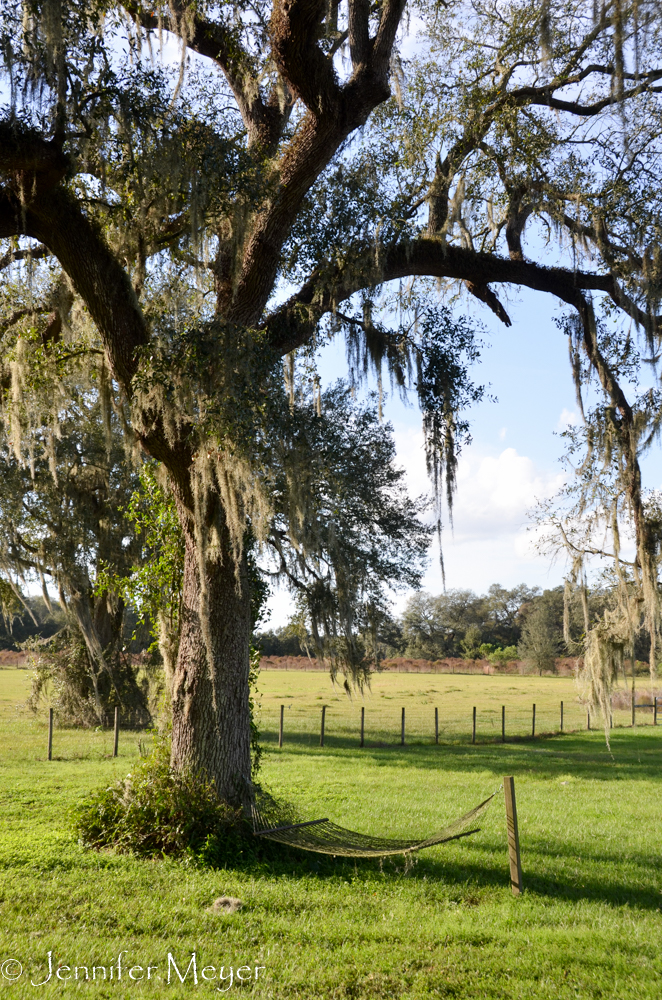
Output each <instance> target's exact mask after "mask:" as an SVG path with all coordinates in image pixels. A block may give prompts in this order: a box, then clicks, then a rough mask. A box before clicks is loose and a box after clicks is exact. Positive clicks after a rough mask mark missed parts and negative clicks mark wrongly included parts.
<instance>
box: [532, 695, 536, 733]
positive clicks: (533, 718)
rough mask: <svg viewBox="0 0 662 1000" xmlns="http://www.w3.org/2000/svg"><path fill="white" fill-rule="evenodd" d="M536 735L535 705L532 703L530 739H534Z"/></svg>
mask: <svg viewBox="0 0 662 1000" xmlns="http://www.w3.org/2000/svg"><path fill="white" fill-rule="evenodd" d="M535 735H536V703H535V701H534V703H533V716H532V718H531V739H534V738H535Z"/></svg>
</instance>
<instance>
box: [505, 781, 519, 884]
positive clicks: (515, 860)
mask: <svg viewBox="0 0 662 1000" xmlns="http://www.w3.org/2000/svg"><path fill="white" fill-rule="evenodd" d="M503 793H504V798H505V801H506V829H507V831H508V859H509V861H510V888H511V889H512V892H513V896H519V895H520V894H521V892H522V888H523V886H522V859H521V856H520V849H519V830H518V828H517V805H516V803H515V779H514V778H513V777H507V778H504V779H503Z"/></svg>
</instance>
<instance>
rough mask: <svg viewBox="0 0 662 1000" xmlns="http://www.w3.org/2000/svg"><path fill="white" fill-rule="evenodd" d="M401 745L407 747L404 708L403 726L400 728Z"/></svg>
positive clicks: (403, 710)
mask: <svg viewBox="0 0 662 1000" xmlns="http://www.w3.org/2000/svg"><path fill="white" fill-rule="evenodd" d="M400 745H401V746H404V745H405V708H404V705H403V706H402V725H401V727H400Z"/></svg>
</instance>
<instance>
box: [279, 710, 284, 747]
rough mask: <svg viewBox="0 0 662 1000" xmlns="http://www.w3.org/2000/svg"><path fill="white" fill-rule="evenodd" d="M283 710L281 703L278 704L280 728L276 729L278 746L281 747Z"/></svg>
mask: <svg viewBox="0 0 662 1000" xmlns="http://www.w3.org/2000/svg"><path fill="white" fill-rule="evenodd" d="M284 711H285V706H284V705H281V706H280V729H279V730H278V746H279V747H282V745H283V713H284Z"/></svg>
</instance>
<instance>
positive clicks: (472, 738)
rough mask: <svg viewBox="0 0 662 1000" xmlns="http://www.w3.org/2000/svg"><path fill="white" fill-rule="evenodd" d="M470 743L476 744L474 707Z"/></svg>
mask: <svg viewBox="0 0 662 1000" xmlns="http://www.w3.org/2000/svg"><path fill="white" fill-rule="evenodd" d="M471 742H472V743H475V742H476V706H475V705H474V710H473V722H472V726H471Z"/></svg>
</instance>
